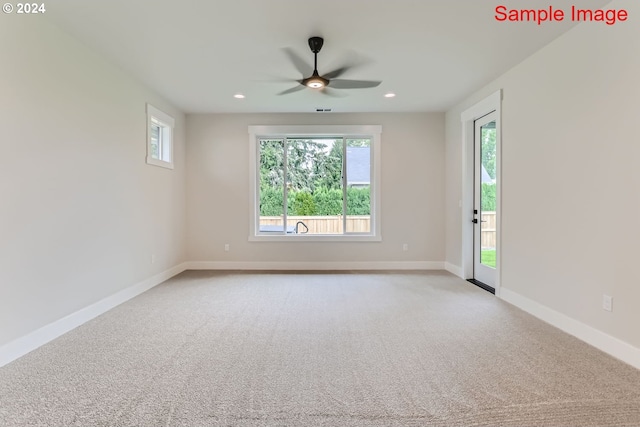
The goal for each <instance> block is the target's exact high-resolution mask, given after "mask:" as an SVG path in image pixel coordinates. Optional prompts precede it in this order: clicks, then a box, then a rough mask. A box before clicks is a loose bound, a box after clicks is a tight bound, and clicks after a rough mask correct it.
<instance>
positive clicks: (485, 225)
mask: <svg viewBox="0 0 640 427" xmlns="http://www.w3.org/2000/svg"><path fill="white" fill-rule="evenodd" d="M480 139H481V147H480V150H481V151H480V156H481V165H482V170H481V173H480V183H481V184H480V185H481V191H480V218H479V219H480V252H481V256H480V262H481V263H482V264H484V265H486V266H487V267H491V268H495V267H496V122H495V121H492V122H489V123H487V124H485V125H483V126H481V128H480Z"/></svg>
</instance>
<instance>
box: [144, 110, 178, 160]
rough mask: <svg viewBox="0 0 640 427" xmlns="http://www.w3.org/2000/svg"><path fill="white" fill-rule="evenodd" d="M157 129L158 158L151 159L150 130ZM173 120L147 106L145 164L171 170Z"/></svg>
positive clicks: (167, 115)
mask: <svg viewBox="0 0 640 427" xmlns="http://www.w3.org/2000/svg"><path fill="white" fill-rule="evenodd" d="M153 127H158V128H159V132H158V150H159V158H155V157H153V154H152V153H153V150H152V144H151V139H152V138H151V137H152V129H153ZM174 127H175V119H174V118H173V117H171V116H170V115H169V114H167V113H165V112H164V111H161V110H159V109H158V108H156V107H154V106H153V105H151V104H147V158H146V161H147V164H150V165H154V166H160V167H163V168H166V169H173V129H174Z"/></svg>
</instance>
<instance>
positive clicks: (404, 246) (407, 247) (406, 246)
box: [402, 243, 409, 252]
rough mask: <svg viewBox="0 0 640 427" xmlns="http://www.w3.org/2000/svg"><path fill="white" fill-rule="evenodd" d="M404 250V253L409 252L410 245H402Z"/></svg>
mask: <svg viewBox="0 0 640 427" xmlns="http://www.w3.org/2000/svg"><path fill="white" fill-rule="evenodd" d="M402 250H403V251H404V252H406V251H408V250H409V244H408V243H405V244H403V245H402Z"/></svg>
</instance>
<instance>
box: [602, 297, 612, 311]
mask: <svg viewBox="0 0 640 427" xmlns="http://www.w3.org/2000/svg"><path fill="white" fill-rule="evenodd" d="M602 309H603V310H607V311H613V297H612V296H610V295H602Z"/></svg>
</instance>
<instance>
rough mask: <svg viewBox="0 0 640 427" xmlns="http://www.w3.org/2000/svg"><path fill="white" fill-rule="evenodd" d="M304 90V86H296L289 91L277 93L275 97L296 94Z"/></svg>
mask: <svg viewBox="0 0 640 427" xmlns="http://www.w3.org/2000/svg"><path fill="white" fill-rule="evenodd" d="M304 89H305V86H302V85H298V86H294V87H292V88H290V89H287V90H283V91H282V92H280V93H278V94H277V95H287V94H289V93H293V92H298V91H301V90H304Z"/></svg>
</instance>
